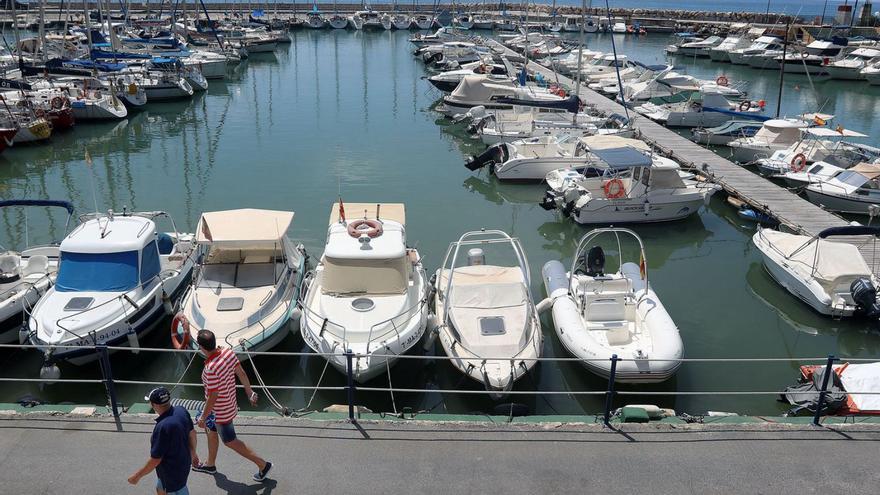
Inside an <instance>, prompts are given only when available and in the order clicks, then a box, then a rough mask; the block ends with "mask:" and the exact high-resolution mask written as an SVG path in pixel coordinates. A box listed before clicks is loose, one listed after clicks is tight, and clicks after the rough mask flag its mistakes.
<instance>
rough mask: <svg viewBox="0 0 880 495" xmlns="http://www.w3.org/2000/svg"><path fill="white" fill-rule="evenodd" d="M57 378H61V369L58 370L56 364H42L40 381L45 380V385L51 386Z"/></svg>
mask: <svg viewBox="0 0 880 495" xmlns="http://www.w3.org/2000/svg"><path fill="white" fill-rule="evenodd" d="M59 378H61V369H60V368H58V365H57V364H54V363H52V364H49V363H44V364H43V367H42V368H40V379H42V380H46V382H44V383H45V384H46V385H52V384H53V383H55V380H58V379H59Z"/></svg>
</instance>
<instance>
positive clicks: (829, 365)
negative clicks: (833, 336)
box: [813, 354, 837, 426]
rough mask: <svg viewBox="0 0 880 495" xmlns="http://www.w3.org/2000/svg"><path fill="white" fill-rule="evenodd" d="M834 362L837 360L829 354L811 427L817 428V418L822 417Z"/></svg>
mask: <svg viewBox="0 0 880 495" xmlns="http://www.w3.org/2000/svg"><path fill="white" fill-rule="evenodd" d="M834 361H837V358H836V357H834V355H833V354H829V355H828V362H827V363H825V376H823V377H822V388H821V389H819V401H818V402H816V414H814V415H813V426H819V418H820V417H822V406H823V405H825V394H826V393H827V391H828V380H829V379H830V378H831V373H834Z"/></svg>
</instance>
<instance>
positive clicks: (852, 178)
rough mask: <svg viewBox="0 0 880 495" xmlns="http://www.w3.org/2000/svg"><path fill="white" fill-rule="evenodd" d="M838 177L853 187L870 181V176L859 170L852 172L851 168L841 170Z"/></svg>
mask: <svg viewBox="0 0 880 495" xmlns="http://www.w3.org/2000/svg"><path fill="white" fill-rule="evenodd" d="M836 178H837V180H839V181H840V182H843V183H844V184H847V185H850V186H853V187H860V186H862V185H863V184H864V183H865V182H868V178H867V177H865V176H864V175H862V174H860V173H858V172H852V171H849V170H847V171H844V172H841V173H840V174H839V175H838V176H837V177H836Z"/></svg>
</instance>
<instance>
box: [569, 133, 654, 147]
mask: <svg viewBox="0 0 880 495" xmlns="http://www.w3.org/2000/svg"><path fill="white" fill-rule="evenodd" d="M581 143H583V144H584V145H586V146H587V147H588V148H589V149H590V150H591V151H596V150H603V149H609V148H623V147H625V146H629V147H630V148H635V149H637V150H642V151H651V147H650V146H648V143H646V142H644V141H639V140H638V139H631V138H625V137H620V136H613V135H607V136H604V135H601V134H597V135H595V136H588V137H585V138H581Z"/></svg>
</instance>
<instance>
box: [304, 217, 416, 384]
mask: <svg viewBox="0 0 880 495" xmlns="http://www.w3.org/2000/svg"><path fill="white" fill-rule="evenodd" d="M349 215H350V216H349ZM305 286H306V289H305V295H304V297H303V299H302V301H301V303H300V304H301V307H302V312H303V314H302V317H301V318H300V332H301V333H302V336H303V340H305V342H306V344H308V346H309V347H310V348H311V349H313V350H314V351H315V352H317V353H320V354H321V356H322V357H323V358H324V359H326V360H327V361H329V362H330V364H331V365H332V366H333V367H334V368H336V369H337V370H339V371H340V372H342V373H346V366H347V365H346V352H347V351H350V352H351V353H352V354H353V359H352V364H351V366H352V370H351V372H352V376H353V377H354V379H355V380H357V381H359V382H364V381H367V380H369V379H371V378H374V377H376V376H378V375H380V374H384V373H386V372H387V370H388V369H389V367H390V366H391V365H393V364H394V363H395V362H396V361H397V358H396V357H394V356H396V355H399V354H403V353H405V352H407V351H408V350H410V349H411V348H412V347H413V346H415V345H416V344H418V343H419V341H420V340H421V338H422V336H423V335H424V333H425V329H426V327H427V321H428V307H427V294H428V280H427V277H426V275H425V270H424V268H423V267H422V260H421V256H420V255H419V253H418V251H417V250H416V249H415V248H411V247H408V246H407V239H406V213H405V209H404V205H403V204H396V203H395V204H389V203H386V204H377V203H345V204H344V205H343V204H340V203H335V204H334V205H333V209H332V212H331V215H330V223H329V227H328V229H327V243H326V244H325V246H324V254H323V255H322V256H321V259H320V261H319V262H318V266H317V267H316V268H315V269H314V271H312V272H311V273H310V274H309V275H308V277H307V279H306V282H305Z"/></svg>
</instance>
